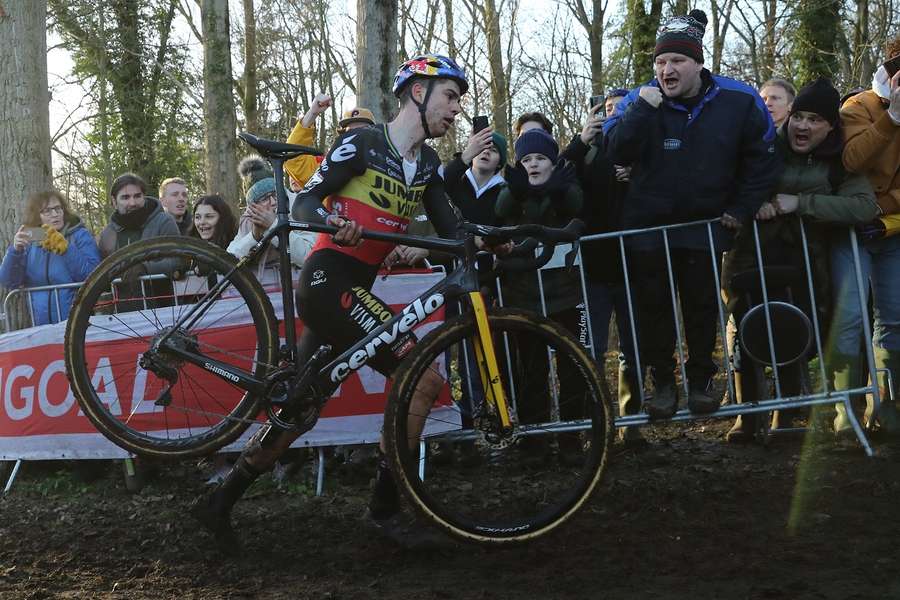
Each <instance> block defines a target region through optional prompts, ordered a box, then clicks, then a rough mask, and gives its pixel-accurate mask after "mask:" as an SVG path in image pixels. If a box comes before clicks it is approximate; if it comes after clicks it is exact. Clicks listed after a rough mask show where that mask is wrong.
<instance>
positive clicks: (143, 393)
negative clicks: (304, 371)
mask: <svg viewBox="0 0 900 600" xmlns="http://www.w3.org/2000/svg"><path fill="white" fill-rule="evenodd" d="M235 264H236V263H235V259H234V257H232V256H231V255H230V254H228V253H226V252H224V251H223V250H221V249H220V248H217V247H215V246H213V245H212V244H209V243H207V242H205V241H203V240H199V239H193V238H184V237H177V238H175V237H167V238H155V239H152V240H146V241H143V242H138V243H136V244H131V245H129V246H126V247H125V248H123V249H121V250H119V251H117V252H115V253H113V254H112V255H110V256H109V257H108V258H106V259H105V260H104V261H103V262H101V263H100V265H99V266H98V267H97V269H95V270H94V272H93V273H92V274H91V276H90V277H89V278H88V280H87V281H86V282H85V284H84V285H83V286H82V287H81V289H80V290H79V292H78V295H77V297H76V299H75V303H74V305H73V307H72V311H71V313H70V315H69V321H68V324H67V327H66V339H65V349H66V350H65V351H66V356H65V358H66V373H67V375H68V378H69V382H70V384H71V386H72V391H73V393H74V395H75V397H76V398H77V400H78V403H79V404H80V405H81V408H82V410H83V411H84V413H85V414H86V415H87V417H88V418H89V419H90V421H91V422H92V423H93V425H94V426H95V427H96V428H97V429H98V430H99V431H100V432H101V433H102V434H103V435H105V436H106V437H107V438H109V439H110V440H111V441H112V442H113V443H115V444H117V445H118V446H120V447H122V448H124V449H126V450H128V451H130V452H133V453H135V454H140V455H145V456H153V457H158V458H184V457H190V456H201V455H206V454H209V453H211V452H214V451H215V450H217V449H219V448H221V447H222V446H224V445H226V444H227V443H229V442H231V441H233V440H234V439H235V438H237V437H238V436H239V435H240V434H241V433H242V432H243V431H244V430H245V429H246V428H247V427H248V426H249V425H250V423H251V422H252V420H253V419H254V418H255V417H256V416H257V414H258V413H259V407H260V399H259V398H257V397H255V396H253V395H252V394H248V393H247V392H245V391H244V390H243V389H241V388H239V387H237V386H236V385H234V384H233V383H232V382H231V381H229V380H228V379H227V378H225V377H222V376H220V375H217V374H215V373H214V372H211V370H212V369H210V368H201V367H199V366H197V365H195V364H192V363H189V362H186V361H184V360H183V359H181V358H179V357H178V356H176V355H175V354H173V353H171V352H170V353H166V352H164V351H153V350H152V348H153V346H154V343H156V342H157V341H158V340H159V339H160V337H161V336H162V335H164V334H165V333H167V332H172V334H171V337H170V340H171V341H172V342H173V343H174V344H175V345H177V346H179V347H180V348H182V349H185V350H189V351H192V352H194V353H197V354H201V355H203V356H204V357H206V358H209V359H212V360H214V361H218V362H219V363H221V364H224V365H228V366H233V367H237V368H240V369H243V370H244V371H247V372H249V373H253V374H254V375H255V376H256V377H257V378H263V377H265V375H266V374H267V373H268V372H269V371H270V370H271V369H273V368H274V367H275V363H276V361H277V351H278V348H277V340H278V336H277V324H278V321H277V319H276V317H275V313H274V311H273V309H272V305H271V303H270V302H269V299H268V297H267V296H266V293H265V291H264V290H263V288H262V286H261V285H260V283H259V281H258V280H257V279H256V278H255V277H254V276H253V275H252V274H250V273H248V272H247V270H245V269H238V270H236V271H234V272H233V273H230V271H231V270H232V269H233V267H234V266H235ZM141 265H144V266H145V267H149V269H145V268H142V267H141ZM172 269H176V270H177V271H179V272H180V273H181V274H183V275H182V276H180V277H179V278H178V279H177V280H173V279H171V278H170V277H169V276H145V277H140V278H137V277H135V276H134V272H135V271H136V270H137V271H145V270H166V271H168V272H170V273H171V272H172ZM229 273H230V274H229ZM223 279H224V280H226V281H225V286H224V288H223V291H222V293H221V294H219V295H217V296H215V297H213V298H211V299H209V300H208V301H205V302H203V303H202V306H198V303H199V302H200V300H201V298H202V297H203V295H204V294H205V293H206V292H207V291H208V290H209V289H210V288H211V287H213V286H215V285H216V284H217V283H218V282H219V281H220V280H223ZM195 308H202V310H200V312H199V316H198V318H197V319H196V320H195V322H193V324H191V323H190V322H188V323H186V324H185V326H183V327H181V328H178V329H175V328H174V327H173V326H174V324H175V323H176V322H177V321H178V319H179V318H180V317H181V316H182V315H184V314H185V313H186V312H187V311H190V310H192V309H195ZM148 357H149V358H151V359H152V361H153V364H152V365H150V364H149V363H148V362H147V359H148ZM142 361H143V363H144V366H146V367H147V369H146V370H145V369H144V368H143V366H142V365H141V362H142Z"/></svg>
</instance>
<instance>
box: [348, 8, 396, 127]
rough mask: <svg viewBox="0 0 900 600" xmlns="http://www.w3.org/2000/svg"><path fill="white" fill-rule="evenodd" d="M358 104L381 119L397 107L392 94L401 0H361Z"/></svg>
mask: <svg viewBox="0 0 900 600" xmlns="http://www.w3.org/2000/svg"><path fill="white" fill-rule="evenodd" d="M356 57H357V58H356V62H357V84H356V98H357V105H358V106H364V107H366V108H368V109H369V110H371V111H372V114H373V115H375V120H376V121H378V122H383V121H388V120H390V119H391V118H392V117H393V115H394V112H395V111H396V109H397V101H396V100H395V99H394V96H393V94H392V93H391V86H392V85H393V83H394V73H395V72H396V71H397V66H398V65H397V64H396V59H397V0H357V3H356Z"/></svg>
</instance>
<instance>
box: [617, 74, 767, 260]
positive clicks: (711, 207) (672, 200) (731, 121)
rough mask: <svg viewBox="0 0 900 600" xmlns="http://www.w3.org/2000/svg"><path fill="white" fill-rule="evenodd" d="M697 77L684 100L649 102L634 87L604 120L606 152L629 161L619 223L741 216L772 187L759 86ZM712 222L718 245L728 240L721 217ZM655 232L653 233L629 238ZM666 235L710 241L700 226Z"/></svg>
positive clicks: (655, 239)
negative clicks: (695, 97)
mask: <svg viewBox="0 0 900 600" xmlns="http://www.w3.org/2000/svg"><path fill="white" fill-rule="evenodd" d="M701 77H702V80H703V87H702V88H701V97H700V99H699V101H698V102H697V103H696V104H695V105H693V106H692V107H690V108H688V107H686V106H685V105H684V104H682V103H680V102H678V101H673V100H669V99H664V100H663V102H662V103H661V104H660V106H659V107H658V108H654V107H653V106H651V105H650V104H649V103H648V102H646V101H645V100H643V99H642V98H640V89H635V90H632V91H631V92H630V93H629V94H628V95H627V96H626V97H625V99H624V100H623V101H622V102H621V103H620V104H619V106H618V107H617V109H616V112H615V114H614V115H613V116H612V117H610V118H609V120H608V121H607V122H606V123H605V124H604V129H603V130H604V133H605V134H606V136H607V137H608V138H609V142H608V143H609V158H610V160H611V161H612V162H613V163H615V164H620V165H631V167H632V170H631V182H630V186H629V193H628V199H627V201H626V203H625V207H624V212H623V224H624V226H625V228H628V229H632V228H643V227H652V226H658V225H667V224H674V223H685V222H689V221H696V220H703V219H714V218H718V217H720V216H722V214H723V213H728V214H729V215H731V216H733V217H735V218H737V219H739V220H741V221H745V222H746V221H748V220H749V219H750V218H752V217H753V215H754V214H756V211H757V210H758V209H759V207H760V206H761V205H762V203H763V201H765V200H766V199H767V198H768V196H769V194H770V193H771V190H772V187H773V186H774V184H775V182H776V181H777V179H778V161H777V159H776V157H775V153H774V139H775V130H774V127H773V125H772V119H771V117H770V116H769V112H768V110H766V107H765V105H764V104H763V102H762V99H761V98H760V97H759V94H757V93H756V91H755V90H753V88H751V87H750V86H748V85H746V84H744V83H740V82H738V81H734V80H732V79H728V78H726V77H721V76H718V75H712V74H710V72H709V71H707V70H706V69H704V70H703V71H702V74H701ZM649 85H651V86H657V87H658V86H659V83H658V82H657V81H656V80H655V79H654V80H653V81H651V82H650V84H649ZM713 230H714V232H713V233H714V238H715V239H716V243H717V245H721V246H722V247H725V248H727V247H728V246H729V245H730V243H731V234H730V232H728V231H727V230H725V229H724V228H723V227H721V226H720V225H719V224H716V225H715V226H714V227H713ZM661 240H662V237H661V236H660V235H658V234H657V235H654V236H641V239H640V240H635V242H636V243H640V244H650V245H654V244H659V243H661ZM669 240H670V244H671V245H672V246H673V247H683V248H701V249H703V248H709V242H708V236H707V231H706V228H705V227H692V228H688V229H677V230H673V231H671V233H670V235H669Z"/></svg>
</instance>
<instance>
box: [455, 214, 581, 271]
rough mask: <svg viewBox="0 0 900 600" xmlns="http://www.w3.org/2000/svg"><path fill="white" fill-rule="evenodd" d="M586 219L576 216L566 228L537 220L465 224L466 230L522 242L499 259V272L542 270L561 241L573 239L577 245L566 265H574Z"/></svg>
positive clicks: (565, 241)
mask: <svg viewBox="0 0 900 600" xmlns="http://www.w3.org/2000/svg"><path fill="white" fill-rule="evenodd" d="M584 228H585V225H584V222H582V221H581V220H579V219H572V220H571V221H569V223H568V225H566V226H565V227H562V228H559V227H547V226H545V225H538V224H536V223H527V224H524V225H514V226H510V227H489V226H486V225H475V224H473V223H465V224H464V225H463V229H464V230H465V231H468V232H469V233H477V234H478V235H483V236H485V237H488V238H494V239H507V240H517V239H521V240H522V241H521V242H520V243H518V244H516V245H515V246H514V247H513V249H512V250H511V251H510V252H509V253H507V254H506V255H504V256H501V257H499V259H498V271H534V270H537V269H540V268H541V267H543V266H544V265H546V264H547V263H548V262H550V259H552V258H553V254H554V251H555V250H556V245H557V244H558V243H568V242H573V243H574V246H573V248H572V250H570V251H569V252H568V253H567V254H566V266H567V267H570V266H572V264H573V263H574V261H575V256H576V255H577V254H578V238H579V237H581V234H582V233H583V232H584ZM539 244H543V248H542V249H541V253H540V254H538V255H537V256H535V254H534V251H535V249H536V248H537V247H538V245H539Z"/></svg>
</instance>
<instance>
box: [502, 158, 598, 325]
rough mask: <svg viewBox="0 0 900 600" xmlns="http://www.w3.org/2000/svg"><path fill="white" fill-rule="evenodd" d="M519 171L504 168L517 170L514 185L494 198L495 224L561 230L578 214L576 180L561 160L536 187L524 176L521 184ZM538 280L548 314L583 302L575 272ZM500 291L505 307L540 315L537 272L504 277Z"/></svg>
mask: <svg viewBox="0 0 900 600" xmlns="http://www.w3.org/2000/svg"><path fill="white" fill-rule="evenodd" d="M520 168H521V167H516V168H510V169H507V173H508V174H512V171H513V170H514V169H515V170H516V174H514V175H513V180H514V181H515V182H516V183H511V184H510V186H509V187H506V188H504V189H503V190H501V192H500V195H499V197H498V198H497V206H496V212H497V224H498V225H519V224H522V223H539V224H541V225H548V226H552V227H561V226H563V225H566V224H567V223H568V222H569V221H570V220H571V219H573V218H576V217H578V216H579V215H580V214H581V210H582V207H583V203H584V197H583V194H582V191H581V187H580V186H579V185H578V182H577V180H576V176H575V169H574V167H573V166H572V165H571V164H570V163H569V162H567V161H566V160H560V161H559V162H558V163H557V165H556V168H555V169H554V173H553V175H552V176H551V178H550V181H548V182H547V183H545V184H544V185H542V186H538V187H535V186H531V185H529V184H528V183H527V175H525V176H524V177H525V179H524V182H523V181H522V176H523V174H524V172H522V171H519V170H518V169H520ZM541 277H542V281H543V288H544V298H545V300H546V306H547V314H548V315H552V314H554V313H557V312H560V311H563V310H566V309H570V308H574V307H576V306H577V305H578V304H579V303H580V302H581V301H582V300H581V298H582V294H581V280H580V278H579V276H578V271H577V270H573V271H571V272H570V271H569V270H567V269H561V268H560V269H551V270H545V271H542V275H541ZM501 290H502V292H503V303H504V305H505V306H515V307H518V308H525V309H528V310H533V311H535V312H541V296H540V289H539V286H538V277H537V273H536V272H530V273H509V274H507V275H506V276H504V277H503V278H502V279H501Z"/></svg>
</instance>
